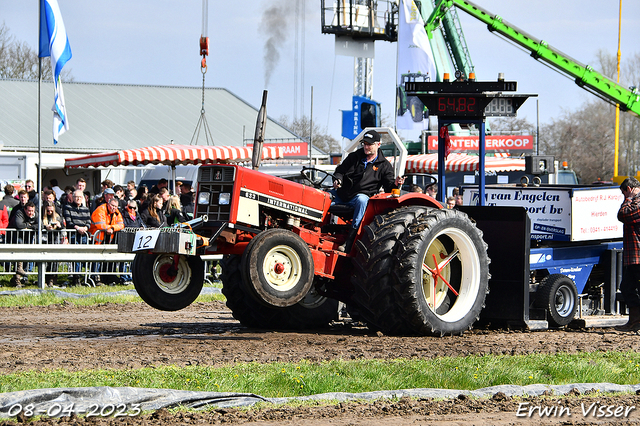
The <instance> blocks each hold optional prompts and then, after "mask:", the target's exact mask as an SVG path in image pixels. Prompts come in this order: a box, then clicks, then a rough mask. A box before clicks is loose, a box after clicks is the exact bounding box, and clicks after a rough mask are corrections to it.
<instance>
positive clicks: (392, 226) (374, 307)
mask: <svg viewBox="0 0 640 426" xmlns="http://www.w3.org/2000/svg"><path fill="white" fill-rule="evenodd" d="M430 210H433V208H432V207H424V206H407V207H401V208H399V209H396V210H394V211H392V212H389V213H386V214H383V215H378V216H376V217H375V218H374V220H373V221H372V222H371V223H370V224H368V225H366V226H365V227H364V232H363V235H362V237H361V238H360V239H359V240H358V241H356V243H355V246H356V256H355V257H354V258H353V266H354V272H353V274H352V275H351V284H352V287H353V295H352V297H351V300H350V301H349V303H348V304H347V305H348V310H349V312H350V313H351V312H353V313H354V314H357V315H356V317H357V319H358V320H364V322H366V323H367V325H368V326H369V328H370V329H372V330H384V331H385V332H387V333H389V334H400V333H402V332H403V331H404V332H406V328H405V327H404V325H403V322H402V319H401V318H400V317H399V316H398V315H397V312H395V310H394V305H395V300H394V294H393V283H392V279H391V274H392V271H393V269H394V268H396V260H395V254H396V251H397V250H398V242H399V241H400V239H401V238H402V236H403V235H404V233H405V232H406V229H407V227H408V226H409V225H410V224H411V223H412V222H414V221H415V220H416V219H417V218H418V217H420V215H422V214H424V213H426V212H428V211H430ZM354 319H355V318H354Z"/></svg>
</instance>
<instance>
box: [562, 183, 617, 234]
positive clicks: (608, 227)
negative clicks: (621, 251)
mask: <svg viewBox="0 0 640 426" xmlns="http://www.w3.org/2000/svg"><path fill="white" fill-rule="evenodd" d="M623 201H624V195H622V193H621V192H620V189H619V188H618V187H613V188H602V189H600V188H598V189H593V188H589V189H585V190H580V189H576V190H574V191H573V197H572V198H571V211H572V214H573V217H572V225H573V226H572V227H573V233H572V234H573V235H572V240H573V241H586V240H606V239H610V238H622V222H620V221H618V210H620V205H621V204H622V202H623Z"/></svg>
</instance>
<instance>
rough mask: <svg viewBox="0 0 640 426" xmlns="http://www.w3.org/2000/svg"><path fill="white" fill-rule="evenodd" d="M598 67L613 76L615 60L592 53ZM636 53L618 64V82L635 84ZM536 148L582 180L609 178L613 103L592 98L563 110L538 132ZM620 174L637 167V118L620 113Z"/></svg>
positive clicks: (639, 63) (639, 57) (639, 122)
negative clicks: (567, 165) (562, 163)
mask: <svg viewBox="0 0 640 426" xmlns="http://www.w3.org/2000/svg"><path fill="white" fill-rule="evenodd" d="M596 59H597V61H598V63H599V68H600V69H601V70H602V73H603V74H604V75H607V76H608V77H609V78H611V79H612V80H614V81H615V80H616V78H617V75H616V74H617V60H616V58H615V56H613V55H609V54H607V53H606V52H604V51H599V52H598V53H597V55H596ZM639 66H640V54H636V55H634V56H632V57H631V58H630V59H629V60H627V61H626V62H624V64H623V67H622V68H621V74H620V84H621V85H622V86H627V87H628V86H631V85H633V86H637V84H638V83H637V82H638V80H639V77H640V75H639V74H638V67H639ZM540 133H541V134H540V148H541V152H543V153H545V154H550V155H554V156H555V157H556V159H558V160H559V161H567V162H568V163H569V166H570V167H571V168H572V169H573V170H574V171H575V172H576V174H577V175H578V177H580V178H581V179H582V181H583V182H585V183H591V182H593V181H596V180H598V179H600V180H609V179H611V177H612V176H613V171H614V162H615V159H614V146H615V106H612V105H611V104H610V103H607V102H604V101H602V100H599V99H596V98H594V99H593V100H590V101H589V102H586V103H585V104H583V105H582V106H581V107H580V108H579V109H578V110H576V111H565V112H563V114H562V115H561V116H560V117H558V118H557V119H554V120H552V122H551V123H550V124H547V125H544V126H543V128H542V130H541V132H540ZM619 139H620V142H619V160H618V161H619V162H618V164H619V169H618V173H619V174H620V175H626V176H628V175H635V174H636V172H637V171H638V170H640V152H639V151H640V119H638V117H636V116H634V115H631V114H628V113H626V112H621V113H620V136H619Z"/></svg>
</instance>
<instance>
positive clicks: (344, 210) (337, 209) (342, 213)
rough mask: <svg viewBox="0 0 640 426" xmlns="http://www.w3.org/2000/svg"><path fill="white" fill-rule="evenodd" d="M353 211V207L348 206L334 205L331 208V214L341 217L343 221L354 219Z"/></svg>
mask: <svg viewBox="0 0 640 426" xmlns="http://www.w3.org/2000/svg"><path fill="white" fill-rule="evenodd" d="M353 211H354V209H353V207H351V206H348V205H346V204H334V205H333V206H331V207H329V213H331V214H334V215H336V216H339V217H341V218H342V219H351V218H353Z"/></svg>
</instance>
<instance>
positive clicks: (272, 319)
mask: <svg viewBox="0 0 640 426" xmlns="http://www.w3.org/2000/svg"><path fill="white" fill-rule="evenodd" d="M240 265H241V257H240V256H235V255H232V256H225V257H224V259H222V261H221V262H220V266H221V267H222V276H221V279H222V294H224V295H225V297H226V298H227V307H228V308H229V309H231V312H232V313H233V317H234V318H235V319H237V320H238V321H240V323H241V324H242V325H244V326H245V327H250V328H260V329H268V330H307V329H314V328H322V327H326V326H328V325H329V323H330V322H331V321H333V320H337V319H338V301H337V300H334V299H329V298H326V297H322V296H320V295H318V294H317V293H316V291H315V289H314V288H311V290H310V291H309V293H308V294H307V295H306V296H305V297H304V298H303V299H302V300H301V301H300V302H298V303H297V304H295V305H293V306H289V307H285V308H279V307H275V306H268V305H265V304H262V303H260V302H258V301H257V300H256V299H255V298H254V297H251V296H250V295H249V294H247V293H246V292H245V290H244V286H243V285H242V283H241V282H242V274H241V273H240V269H241V266H240Z"/></svg>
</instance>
